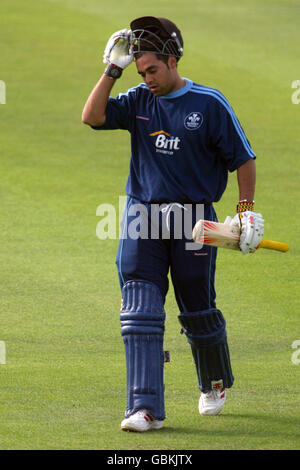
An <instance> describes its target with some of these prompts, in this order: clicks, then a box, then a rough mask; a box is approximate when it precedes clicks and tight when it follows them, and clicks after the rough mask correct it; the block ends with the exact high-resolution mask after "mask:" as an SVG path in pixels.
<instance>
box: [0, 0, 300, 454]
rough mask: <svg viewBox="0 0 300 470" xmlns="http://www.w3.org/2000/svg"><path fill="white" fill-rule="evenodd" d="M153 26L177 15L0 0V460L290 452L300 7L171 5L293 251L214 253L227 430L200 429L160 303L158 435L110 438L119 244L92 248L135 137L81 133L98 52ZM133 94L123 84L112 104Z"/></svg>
mask: <svg viewBox="0 0 300 470" xmlns="http://www.w3.org/2000/svg"><path fill="white" fill-rule="evenodd" d="M132 12H134V13H132ZM147 14H155V15H157V16H170V2H167V1H161V0H160V1H157V0H154V1H153V2H152V3H151V8H150V7H149V6H148V4H147V3H146V2H144V1H141V2H139V3H138V4H136V2H133V1H131V0H124V1H123V2H119V1H116V0H112V1H111V2H109V3H108V2H107V3H105V2H103V1H101V2H99V1H98V0H87V1H85V2H83V1H81V0H72V1H71V0H52V1H50V0H49V1H46V0H40V1H39V2H36V1H33V0H27V1H26V2H23V1H21V0H19V1H18V0H1V6H0V49H1V65H0V80H4V81H5V83H6V87H7V96H6V104H5V105H0V134H1V136H0V165H1V166H0V172H1V185H0V200H1V231H0V279H1V282H0V294H1V295H0V340H2V341H5V343H6V348H7V363H6V364H4V365H0V390H1V400H0V416H1V419H0V448H1V449H183V448H185V449H299V444H300V433H299V424H300V413H299V405H300V395H299V378H300V365H298V366H297V365H294V364H293V363H292V361H291V356H292V353H293V349H292V348H291V345H292V342H293V341H294V340H296V339H300V338H299V336H300V331H299V311H300V309H299V296H298V295H297V291H298V285H299V232H300V223H299V217H298V215H299V210H298V204H299V193H298V186H299V176H300V174H299V173H300V172H299V162H298V149H299V143H300V134H299V122H300V105H298V106H297V105H293V104H292V102H291V94H292V92H293V90H292V89H291V83H292V81H294V80H296V79H299V78H300V76H299V74H300V72H299V67H297V65H298V63H297V58H298V57H299V55H300V44H299V41H298V38H299V36H298V28H299V19H300V18H299V17H300V8H299V2H297V1H290V2H285V1H284V0H276V1H273V0H272V1H271V0H270V1H264V2H263V3H262V2H259V1H258V0H256V1H251V2H250V1H249V2H242V3H241V2H238V1H237V0H230V1H228V2H226V4H225V2H222V1H221V0H214V1H209V0H203V1H201V2H194V1H191V0H187V1H186V2H184V3H182V2H179V0H174V1H173V2H172V19H173V20H174V21H175V22H177V23H178V25H179V26H180V28H181V30H182V33H183V36H184V39H185V56H184V58H183V59H182V62H181V63H180V66H179V70H180V73H181V74H182V75H183V76H186V77H189V78H191V79H194V80H195V81H196V82H198V83H202V84H205V85H209V86H213V87H216V88H218V89H220V90H221V91H222V92H223V93H224V94H225V95H226V96H227V98H228V99H229V100H230V102H231V104H232V106H233V108H234V109H235V111H236V113H237V115H238V117H239V119H240V121H241V122H242V124H243V127H244V128H245V131H246V133H247V136H248V137H249V140H250V141H251V144H252V146H253V148H254V150H255V152H256V153H257V156H258V158H257V174H258V180H257V191H256V209H257V210H258V211H260V212H262V214H263V215H264V218H265V221H266V224H265V236H266V238H271V239H272V238H273V239H277V240H281V241H285V242H287V243H289V244H290V246H291V250H290V252H288V253H286V254H281V253H275V252H270V251H267V250H264V251H263V250H260V251H259V252H257V253H256V254H255V255H254V256H249V257H247V256H245V257H244V256H242V255H241V254H240V253H232V252H228V251H226V250H223V251H222V250H220V252H219V259H218V270H217V278H216V286H217V292H218V298H217V300H218V306H219V308H220V309H221V310H222V311H223V312H224V315H225V317H226V319H227V329H228V335H229V344H230V349H231V356H232V363H233V370H234V374H235V378H236V380H235V385H234V387H233V388H232V389H231V391H230V392H228V402H227V404H226V408H225V409H224V411H223V413H222V414H221V415H220V416H218V417H215V418H213V417H212V418H208V417H200V415H199V414H198V411H197V402H198V398H199V391H198V389H197V383H196V374H195V370H194V365H193V363H192V359H191V354H190V351H189V347H188V344H187V342H186V339H185V338H184V337H183V336H180V335H179V323H178V321H177V315H178V309H177V306H176V303H175V300H174V295H173V291H172V289H170V292H169V295H168V298H167V302H166V311H167V315H168V318H167V322H166V326H167V328H166V340H165V346H166V348H167V349H170V351H171V363H170V364H167V365H166V369H165V382H166V412H167V420H166V426H165V428H164V429H163V430H162V431H160V432H158V433H150V434H145V435H136V434H131V433H122V432H121V431H120V429H119V425H120V420H121V419H122V416H123V412H124V407H125V400H126V396H125V361H124V353H123V344H122V340H121V337H120V328H119V307H120V292H119V286H118V280H117V273H116V269H115V265H114V259H115V255H116V250H117V245H118V241H117V240H106V241H100V240H99V239H98V238H97V237H96V225H97V223H98V221H99V218H98V217H96V209H97V207H98V206H99V204H102V203H110V202H111V203H113V204H115V205H116V206H117V204H118V198H119V195H121V196H123V195H124V194H125V191H124V187H125V182H126V179H127V172H128V164H129V151H130V148H129V136H128V134H127V133H126V132H121V131H114V132H107V133H101V134H100V133H97V132H93V131H91V130H89V129H88V127H86V126H84V125H82V124H81V111H82V108H83V105H84V103H85V100H86V98H87V96H88V94H89V92H90V90H91V89H92V87H93V86H94V84H95V83H96V81H97V79H98V77H99V76H100V75H101V73H102V71H103V64H102V63H101V60H102V59H101V57H102V53H103V49H104V47H105V44H106V41H107V38H108V37H109V36H110V34H112V32H114V31H115V30H118V29H120V28H122V27H126V26H127V25H128V24H129V22H130V20H131V19H132V18H133V17H138V16H142V15H147ZM132 15H133V16H132ZM139 81H140V79H139V77H138V76H137V74H136V71H135V69H134V66H132V68H129V69H128V70H127V71H126V72H125V73H124V76H123V77H122V80H120V81H119V82H118V83H117V84H116V86H115V89H114V93H115V94H116V93H117V92H119V91H125V90H127V89H128V88H129V87H131V86H134V85H135V84H137V83H139ZM237 197H238V193H237V184H236V175H235V174H232V175H230V178H229V184H228V188H227V191H226V193H225V194H224V197H223V198H222V200H221V201H220V202H219V203H218V204H217V205H216V208H217V211H218V214H219V218H220V220H223V219H224V218H225V217H226V215H229V214H230V215H233V213H234V208H235V204H236V201H237Z"/></svg>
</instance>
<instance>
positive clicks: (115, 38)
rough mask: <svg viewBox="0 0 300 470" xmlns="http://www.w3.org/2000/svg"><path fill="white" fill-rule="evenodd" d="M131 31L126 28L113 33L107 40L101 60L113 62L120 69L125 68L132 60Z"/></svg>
mask: <svg viewBox="0 0 300 470" xmlns="http://www.w3.org/2000/svg"><path fill="white" fill-rule="evenodd" d="M131 37H132V32H131V30H128V29H121V30H120V31H117V32H116V33H114V34H113V35H112V36H111V37H110V38H109V40H108V42H107V44H106V47H105V50H104V55H103V62H104V63H105V64H113V65H116V66H117V67H119V68H121V69H125V68H126V67H128V65H130V64H131V62H132V61H133V53H132V51H131V49H130V42H131Z"/></svg>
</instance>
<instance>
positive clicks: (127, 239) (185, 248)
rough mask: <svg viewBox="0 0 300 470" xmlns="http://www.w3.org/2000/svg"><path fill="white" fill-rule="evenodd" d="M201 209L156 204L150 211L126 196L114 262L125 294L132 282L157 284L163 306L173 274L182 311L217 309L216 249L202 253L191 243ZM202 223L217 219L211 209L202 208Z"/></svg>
mask: <svg viewBox="0 0 300 470" xmlns="http://www.w3.org/2000/svg"><path fill="white" fill-rule="evenodd" d="M153 207H154V209H155V210H153ZM199 207H200V206H199V205H198V206H197V205H196V204H184V205H182V207H180V205H179V204H174V203H173V204H169V205H168V204H163V205H162V204H160V205H158V204H157V205H153V204H152V208H151V204H148V203H142V202H141V201H138V200H137V199H134V198H131V197H128V199H127V204H126V207H125V209H124V214H123V220H122V224H121V225H122V227H121V229H122V236H121V239H120V243H119V249H118V253H117V259H116V263H117V268H118V275H119V281H120V286H121V289H122V287H123V285H124V284H125V282H127V281H129V280H133V279H140V280H146V281H150V282H153V283H154V284H155V285H157V287H158V288H159V290H160V292H161V295H162V298H163V301H165V297H166V294H167V292H168V288H169V285H168V274H169V272H170V275H171V279H172V283H173V287H174V292H175V297H176V301H177V304H178V308H179V311H180V312H195V311H201V310H206V309H209V308H215V307H216V304H215V299H216V293H215V287H214V281H215V268H216V256H217V249H216V248H215V247H211V246H203V247H202V248H201V249H199V246H200V245H199V244H197V243H193V241H192V227H193V226H194V224H195V223H196V221H197V218H199ZM200 209H201V208H200ZM201 218H204V219H206V220H214V221H216V220H217V217H216V213H215V211H214V208H213V206H212V204H205V205H203V206H202V216H201ZM187 221H188V223H187ZM188 226H189V227H188ZM151 237H152V238H151ZM192 246H194V248H193V249H191V248H192Z"/></svg>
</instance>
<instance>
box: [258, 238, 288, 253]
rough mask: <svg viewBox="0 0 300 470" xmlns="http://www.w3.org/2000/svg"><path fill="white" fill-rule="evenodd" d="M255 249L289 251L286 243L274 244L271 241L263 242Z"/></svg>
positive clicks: (263, 240)
mask: <svg viewBox="0 0 300 470" xmlns="http://www.w3.org/2000/svg"><path fill="white" fill-rule="evenodd" d="M257 248H267V249H268V250H277V251H284V252H285V251H289V249H290V247H289V245H288V244H287V243H282V242H274V241H273V240H265V239H264V238H263V239H262V241H261V242H260V244H259V245H258V247H257Z"/></svg>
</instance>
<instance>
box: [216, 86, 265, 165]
mask: <svg viewBox="0 0 300 470" xmlns="http://www.w3.org/2000/svg"><path fill="white" fill-rule="evenodd" d="M211 107H212V109H211V112H212V115H213V119H212V123H213V124H212V130H211V136H212V141H213V145H214V146H215V148H216V149H217V150H218V155H219V157H220V158H221V160H222V161H223V163H224V164H225V167H226V168H227V169H228V170H229V171H230V172H232V171H234V170H236V169H237V168H239V167H240V166H241V165H243V164H244V163H245V162H246V161H247V160H249V159H250V158H256V155H255V153H254V152H253V150H252V148H251V146H250V143H249V141H248V139H247V137H246V135H245V133H244V130H243V129H242V126H241V124H240V122H239V120H238V118H237V117H236V115H235V112H234V111H233V109H232V107H231V106H230V104H229V102H228V101H227V100H226V98H225V97H224V96H223V95H222V94H221V93H220V92H218V93H217V94H216V95H215V98H214V100H213V101H212V103H211Z"/></svg>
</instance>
